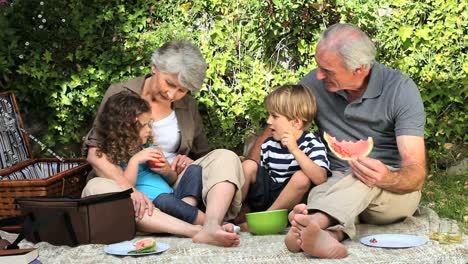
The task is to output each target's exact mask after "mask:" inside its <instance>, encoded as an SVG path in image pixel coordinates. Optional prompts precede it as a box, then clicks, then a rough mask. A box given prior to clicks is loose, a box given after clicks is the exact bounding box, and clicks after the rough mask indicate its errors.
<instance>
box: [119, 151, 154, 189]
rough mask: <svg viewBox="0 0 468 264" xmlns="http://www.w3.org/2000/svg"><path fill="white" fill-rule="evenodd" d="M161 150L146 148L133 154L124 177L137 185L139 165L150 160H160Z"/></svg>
mask: <svg viewBox="0 0 468 264" xmlns="http://www.w3.org/2000/svg"><path fill="white" fill-rule="evenodd" d="M159 153H160V152H159V151H158V150H156V149H153V148H145V149H143V150H140V151H139V152H138V153H136V154H135V155H133V156H132V157H131V158H130V160H129V161H128V164H127V167H126V168H125V171H124V173H123V174H124V177H125V178H126V179H127V180H128V181H129V182H130V183H131V184H132V185H135V183H136V180H137V177H138V166H139V165H140V164H142V163H145V162H147V161H149V160H155V161H159Z"/></svg>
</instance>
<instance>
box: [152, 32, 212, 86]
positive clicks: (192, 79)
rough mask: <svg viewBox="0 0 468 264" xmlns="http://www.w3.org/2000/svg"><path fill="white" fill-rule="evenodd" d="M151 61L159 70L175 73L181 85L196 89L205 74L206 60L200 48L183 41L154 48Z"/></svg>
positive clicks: (200, 84)
mask: <svg viewBox="0 0 468 264" xmlns="http://www.w3.org/2000/svg"><path fill="white" fill-rule="evenodd" d="M151 62H152V63H153V65H154V66H156V68H157V69H158V71H160V72H164V73H171V74H177V79H178V81H179V82H180V84H181V85H183V86H184V87H186V88H187V89H189V90H190V91H191V92H196V91H198V90H199V89H200V88H201V86H202V84H203V80H204V79H205V76H206V68H207V65H206V62H205V59H204V58H203V55H202V54H201V52H200V49H199V48H198V47H196V46H195V45H193V44H191V43H188V42H183V41H171V42H167V43H165V44H164V45H162V46H161V47H160V48H158V49H156V50H155V51H154V52H153V55H151Z"/></svg>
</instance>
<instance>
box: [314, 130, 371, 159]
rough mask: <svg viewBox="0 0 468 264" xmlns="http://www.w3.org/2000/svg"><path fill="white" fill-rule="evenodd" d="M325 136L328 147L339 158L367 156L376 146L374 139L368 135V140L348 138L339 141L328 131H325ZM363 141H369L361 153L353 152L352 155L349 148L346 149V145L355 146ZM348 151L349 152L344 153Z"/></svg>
mask: <svg viewBox="0 0 468 264" xmlns="http://www.w3.org/2000/svg"><path fill="white" fill-rule="evenodd" d="M323 138H324V139H325V141H326V142H327V145H328V148H329V149H330V150H331V152H333V154H335V156H337V157H338V158H339V159H342V160H354V159H357V158H359V157H366V156H367V155H369V154H370V153H371V151H372V148H373V147H374V140H373V139H372V137H368V138H367V140H362V139H361V140H358V141H347V140H342V141H338V140H337V139H336V138H335V137H333V136H331V135H330V134H328V133H327V132H323ZM362 143H367V144H368V146H367V148H366V149H365V150H364V151H361V153H357V154H356V153H353V154H352V155H351V154H349V152H350V151H349V149H345V146H347V147H348V148H349V147H351V148H352V147H353V146H358V145H359V144H362ZM344 152H348V153H344Z"/></svg>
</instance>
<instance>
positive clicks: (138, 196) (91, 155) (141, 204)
mask: <svg viewBox="0 0 468 264" xmlns="http://www.w3.org/2000/svg"><path fill="white" fill-rule="evenodd" d="M96 150H97V148H95V147H89V148H88V155H87V157H86V161H88V162H89V164H91V166H92V167H93V170H94V171H95V172H96V175H97V176H100V177H104V178H107V179H111V180H113V181H115V182H116V183H117V185H119V186H120V188H122V190H126V189H129V188H132V189H133V193H132V194H131V198H132V202H133V208H134V209H135V216H136V217H138V218H140V219H141V218H143V216H144V214H145V209H148V215H150V216H151V215H152V214H153V203H152V201H150V199H148V197H147V196H146V195H145V194H144V193H142V192H139V191H137V190H136V189H135V188H133V185H132V184H131V183H130V182H129V181H128V179H127V178H125V177H124V175H123V170H122V168H121V167H120V166H117V165H116V164H113V163H111V162H110V161H109V160H107V158H106V156H105V154H103V155H102V157H98V156H97V155H96Z"/></svg>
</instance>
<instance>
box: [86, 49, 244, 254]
mask: <svg viewBox="0 0 468 264" xmlns="http://www.w3.org/2000/svg"><path fill="white" fill-rule="evenodd" d="M206 67H207V66H206V63H205V60H204V58H203V56H202V54H201V53H200V51H199V49H198V48H197V47H195V46H193V45H191V44H189V43H185V42H169V43H166V44H164V45H163V46H162V47H160V48H158V49H156V50H155V52H154V53H153V55H152V66H151V74H148V75H146V76H143V77H138V78H135V79H133V80H130V81H126V82H122V83H119V84H114V85H111V86H110V87H109V88H108V90H107V91H106V94H105V95H104V99H103V100H102V102H101V106H100V108H99V111H98V114H97V116H99V115H100V113H101V110H102V107H103V105H104V103H105V102H106V101H107V99H108V98H109V97H110V96H111V95H113V94H115V93H118V92H120V91H123V90H130V91H133V92H136V93H138V94H139V95H140V96H141V97H142V98H143V99H145V100H146V101H148V102H149V104H150V105H151V109H152V119H153V121H154V123H153V126H152V130H153V131H152V132H153V135H154V136H155V140H156V143H157V145H158V146H159V147H160V149H161V150H163V152H164V154H165V156H166V158H167V162H166V163H165V167H164V168H161V169H160V172H161V173H164V170H174V171H176V172H177V174H178V175H182V173H183V171H184V169H185V168H186V167H187V166H188V165H190V164H192V163H193V164H198V165H200V166H201V167H202V168H203V191H202V199H203V202H204V204H205V206H206V210H205V214H206V215H205V222H204V225H203V227H200V226H193V225H191V224H188V223H186V222H183V221H181V220H179V219H176V218H173V217H171V216H169V215H166V214H164V213H163V212H161V211H159V210H158V209H155V208H153V204H152V202H151V201H150V200H149V199H148V197H147V196H146V195H144V194H143V193H141V192H139V191H137V190H136V189H134V188H133V187H134V186H132V184H130V183H129V182H128V180H127V179H126V178H125V176H124V175H123V171H122V168H121V167H120V166H116V165H114V164H112V163H111V162H109V161H108V160H107V158H106V157H105V155H104V156H103V157H98V156H97V155H96V150H97V149H98V148H99V145H100V139H99V138H98V137H97V134H96V131H95V128H96V125H97V124H96V122H97V121H96V120H98V118H97V117H96V119H95V121H94V124H93V127H92V128H91V130H90V131H89V133H88V135H87V136H86V138H85V141H84V149H85V151H86V153H87V161H88V162H89V163H90V164H91V165H92V167H93V169H94V172H95V173H96V175H97V176H99V177H94V178H92V179H91V180H90V181H88V183H87V185H86V187H85V189H84V190H83V194H82V196H89V195H93V194H99V193H106V192H113V191H120V190H125V189H128V188H133V190H134V192H133V194H132V200H133V204H134V208H135V214H136V217H137V220H138V221H137V229H138V230H140V231H145V232H154V233H158V232H165V233H172V234H177V235H184V236H189V237H192V240H193V241H194V242H196V243H206V244H212V245H219V246H237V245H239V235H237V234H235V233H234V232H233V226H232V225H229V224H228V225H222V223H223V221H224V219H225V218H226V219H232V218H234V217H235V216H236V215H237V213H238V212H239V210H240V206H241V197H242V196H241V193H240V190H241V186H242V185H243V183H244V175H243V172H242V166H241V164H240V160H239V158H238V157H237V155H236V154H235V153H233V152H231V151H228V150H223V149H218V150H213V151H211V148H210V146H209V144H208V140H207V138H206V136H205V134H204V132H203V125H202V119H201V117H200V114H199V112H198V108H197V104H196V102H195V100H194V99H193V98H192V97H191V96H190V95H189V93H191V92H196V91H197V90H199V89H200V87H201V85H202V83H203V79H204V78H205V74H206ZM210 151H211V152H210ZM195 159H196V160H195ZM179 178H180V177H179Z"/></svg>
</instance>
